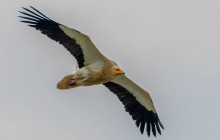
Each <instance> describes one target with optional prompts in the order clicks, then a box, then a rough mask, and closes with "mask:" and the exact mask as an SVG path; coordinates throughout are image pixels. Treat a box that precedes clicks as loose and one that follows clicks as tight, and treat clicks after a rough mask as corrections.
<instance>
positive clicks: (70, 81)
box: [57, 74, 78, 90]
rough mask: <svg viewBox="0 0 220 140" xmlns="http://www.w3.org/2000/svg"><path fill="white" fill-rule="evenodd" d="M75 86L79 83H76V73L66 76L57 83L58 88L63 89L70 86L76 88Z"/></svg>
mask: <svg viewBox="0 0 220 140" xmlns="http://www.w3.org/2000/svg"><path fill="white" fill-rule="evenodd" d="M74 87H78V85H76V80H75V78H74V74H71V75H67V76H65V77H64V78H63V79H62V80H61V81H60V82H58V84H57V88H58V89H62V90H63V89H70V88H74Z"/></svg>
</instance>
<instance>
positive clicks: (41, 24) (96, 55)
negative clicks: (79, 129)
mask: <svg viewBox="0 0 220 140" xmlns="http://www.w3.org/2000/svg"><path fill="white" fill-rule="evenodd" d="M23 10H24V12H22V11H19V12H20V13H21V14H22V16H19V17H20V18H22V21H21V22H24V23H27V24H28V26H30V27H33V28H35V29H36V30H39V31H40V32H41V33H42V34H45V35H47V36H48V37H49V38H51V39H52V40H55V41H56V42H59V43H60V44H61V45H63V46H64V47H65V48H66V49H67V50H68V51H69V52H70V53H71V54H72V55H73V56H74V57H75V59H76V60H77V63H78V66H79V70H78V71H77V72H76V73H75V74H71V75H68V76H65V77H64V78H63V79H62V80H61V81H60V82H58V84H57V88H58V89H70V88H75V87H79V86H92V85H97V84H103V85H104V86H106V87H107V88H108V89H109V90H110V91H111V92H113V93H114V94H115V95H116V96H117V97H118V99H119V100H120V101H121V102H122V103H123V105H124V107H125V110H126V111H127V112H128V113H129V114H130V115H131V116H132V119H133V120H134V121H135V123H136V125H137V127H139V128H140V132H141V133H142V134H143V132H144V130H145V131H146V132H147V135H148V136H150V134H151V133H152V134H153V135H154V136H156V131H157V132H158V133H159V134H161V130H160V129H161V128H163V129H164V127H163V125H162V123H161V122H160V120H159V117H158V115H157V112H156V110H155V107H154V105H153V102H152V100H151V97H150V95H149V93H148V92H147V91H145V90H144V89H142V88H141V87H139V86H138V85H137V84H135V83H134V82H133V81H131V80H130V79H128V78H127V77H126V76H125V73H124V72H123V71H122V70H121V68H120V67H119V66H118V65H117V63H116V62H114V61H112V60H109V59H108V58H106V57H105V56H104V55H102V54H101V53H100V51H99V50H98V49H97V48H96V47H95V45H94V44H93V43H92V41H91V40H90V38H89V37H88V36H87V35H85V34H83V33H81V32H79V31H77V30H75V29H71V28H69V27H67V26H65V25H62V24H60V23H57V22H55V21H53V20H51V19H50V18H48V17H47V16H45V15H44V14H42V13H41V12H40V11H38V10H37V9H35V8H33V7H31V6H30V8H29V9H27V8H23Z"/></svg>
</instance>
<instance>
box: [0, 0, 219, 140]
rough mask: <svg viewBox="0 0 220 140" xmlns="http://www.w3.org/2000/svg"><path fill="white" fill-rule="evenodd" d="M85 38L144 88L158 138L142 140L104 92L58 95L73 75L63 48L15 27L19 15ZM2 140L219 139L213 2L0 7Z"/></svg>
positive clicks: (33, 1)
mask: <svg viewBox="0 0 220 140" xmlns="http://www.w3.org/2000/svg"><path fill="white" fill-rule="evenodd" d="M29 5H32V6H34V7H35V8H37V9H38V10H40V11H41V12H43V13H44V14H46V15H47V16H48V17H50V18H52V19H53V20H55V21H57V22H60V23H62V24H64V25H67V26H69V27H73V28H75V29H77V30H79V31H81V32H83V33H85V34H87V35H89V36H90V38H91V39H92V40H93V42H94V44H95V45H96V46H97V47H98V49H99V50H100V51H101V52H102V53H103V54H104V55H105V56H107V57H109V58H111V59H113V60H116V61H117V62H118V63H119V65H120V66H121V67H122V68H123V70H124V71H125V72H126V75H127V76H128V77H129V78H131V79H132V80H133V81H135V82H136V83H137V84H139V85H140V86H141V87H143V88H144V89H146V90H148V91H149V92H150V94H151V96H152V98H153V101H154V105H155V106H156V109H157V112H158V114H159V117H160V120H161V121H162V123H163V125H164V126H165V130H164V131H162V135H161V136H157V137H156V138H154V137H150V138H148V137H147V135H146V133H145V134H144V135H141V133H140V132H139V129H138V128H136V126H135V123H134V121H133V120H132V118H131V116H130V115H129V114H128V113H127V112H125V111H124V107H123V105H122V103H121V102H120V101H119V100H118V99H117V97H116V96H115V95H114V94H112V93H111V92H110V91H109V90H108V89H107V88H105V87H104V86H102V85H100V86H93V87H86V88H77V89H72V90H68V91H59V90H57V89H56V84H57V82H58V81H59V80H60V79H61V78H63V77H64V76H65V75H68V74H70V73H72V72H73V71H74V70H75V65H76V61H75V60H74V58H73V57H72V56H71V55H70V53H69V52H67V51H66V50H65V49H64V48H63V47H62V46H61V45H59V44H58V43H56V42H54V41H52V40H50V39H48V38H47V37H46V36H44V35H42V34H41V33H40V32H39V31H35V30H34V29H32V28H30V27H28V26H26V25H25V24H23V23H20V22H19V21H20V19H19V18H18V17H17V16H18V15H19V13H18V11H19V10H21V7H22V6H24V7H28V6H29ZM0 17H1V22H0V25H1V26H0V27H1V29H0V30H1V33H0V47H1V51H0V64H1V68H0V77H1V80H0V86H1V88H0V139H1V140H156V139H157V140H207V139H210V140H219V139H220V132H219V130H220V1H219V0H62V1H61V0H46V1H45V0H44V1H39V0H28V1H26V0H3V1H1V4H0Z"/></svg>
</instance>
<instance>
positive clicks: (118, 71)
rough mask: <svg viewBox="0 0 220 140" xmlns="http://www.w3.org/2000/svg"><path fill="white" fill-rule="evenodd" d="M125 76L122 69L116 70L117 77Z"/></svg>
mask: <svg viewBox="0 0 220 140" xmlns="http://www.w3.org/2000/svg"><path fill="white" fill-rule="evenodd" d="M121 74H125V73H124V72H123V71H122V70H121V69H118V70H115V75H121Z"/></svg>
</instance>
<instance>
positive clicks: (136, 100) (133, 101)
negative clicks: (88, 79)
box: [104, 75, 164, 136]
mask: <svg viewBox="0 0 220 140" xmlns="http://www.w3.org/2000/svg"><path fill="white" fill-rule="evenodd" d="M104 85H105V86H106V87H107V88H108V89H109V90H110V91H112V92H113V93H114V94H116V95H117V96H118V98H119V100H120V101H121V102H122V103H123V104H124V107H125V110H126V111H127V112H129V114H130V115H131V116H132V118H133V120H135V121H136V125H137V127H140V131H141V133H142V134H143V132H144V130H145V129H146V132H147V134H148V136H150V133H151V132H152V133H153V135H154V136H156V130H157V132H158V133H159V134H161V130H160V127H161V128H163V129H164V127H163V125H162V123H161V122H160V120H159V117H158V115H157V113H156V110H155V108H154V105H153V102H152V100H151V97H150V95H149V93H148V92H146V91H145V90H143V89H142V88H141V87H139V86H138V85H136V84H135V83H134V82H132V81H131V80H130V79H128V78H127V77H126V76H125V75H121V76H117V77H116V78H115V79H114V80H113V81H111V82H107V83H105V84H104Z"/></svg>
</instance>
